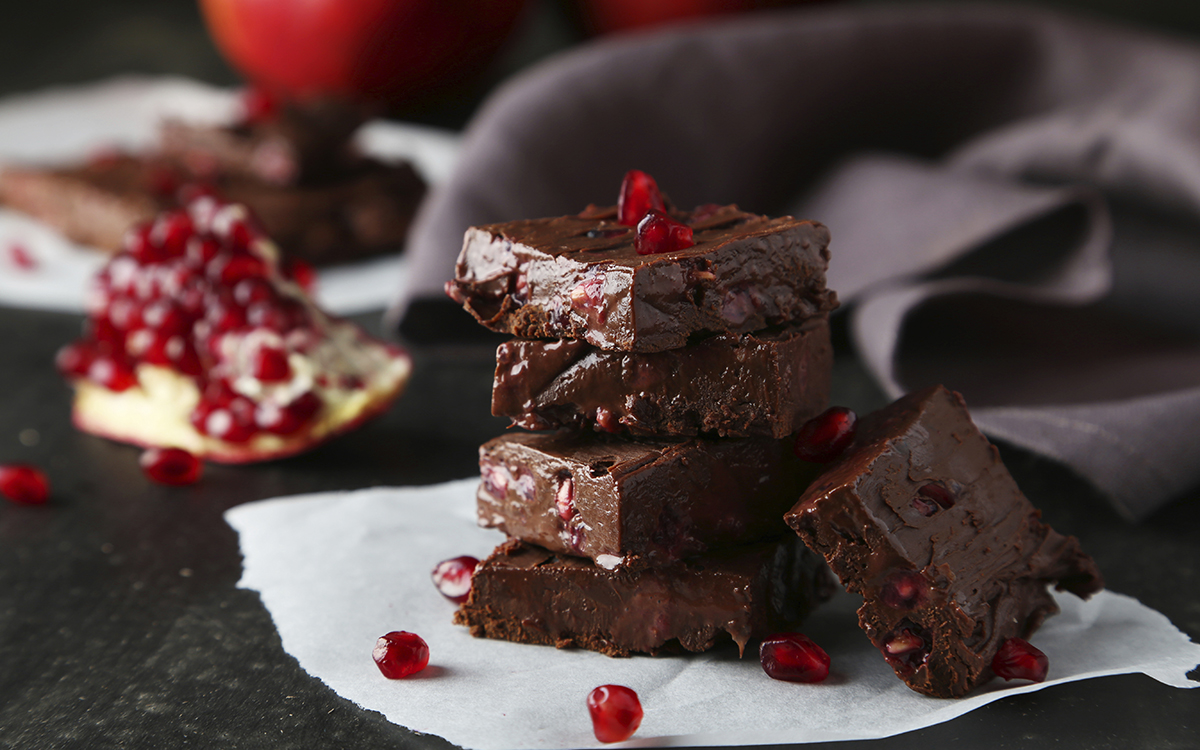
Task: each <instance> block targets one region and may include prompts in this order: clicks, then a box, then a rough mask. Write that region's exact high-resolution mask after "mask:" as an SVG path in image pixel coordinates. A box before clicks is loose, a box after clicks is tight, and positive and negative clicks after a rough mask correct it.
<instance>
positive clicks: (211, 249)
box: [184, 237, 221, 268]
mask: <svg viewBox="0 0 1200 750" xmlns="http://www.w3.org/2000/svg"><path fill="white" fill-rule="evenodd" d="M220 252H221V244H220V243H219V242H217V241H216V240H214V239H213V238H212V237H192V238H190V239H189V240H188V242H187V247H186V248H185V249H184V257H185V258H187V262H188V263H189V264H190V265H191V266H192V267H193V268H203V267H204V266H206V265H207V264H208V263H210V262H211V261H212V259H213V258H215V257H217V255H218V254H219V253H220Z"/></svg>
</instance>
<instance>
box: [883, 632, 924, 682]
mask: <svg viewBox="0 0 1200 750" xmlns="http://www.w3.org/2000/svg"><path fill="white" fill-rule="evenodd" d="M932 646H933V641H932V636H930V634H929V631H928V630H925V629H924V628H922V627H920V626H919V625H915V624H913V623H912V622H911V621H909V620H903V621H902V622H901V623H900V625H899V626H898V627H897V628H896V629H895V630H893V631H892V632H891V633H889V634H888V635H887V636H886V637H885V638H884V639H883V657H884V659H886V660H887V662H888V663H889V664H891V665H892V667H893V668H895V669H898V670H899V671H900V672H902V673H904V674H910V673H912V672H913V671H915V670H916V669H917V668H918V667H920V666H921V665H922V664H924V663H925V659H926V658H928V657H929V652H930V650H931V649H932Z"/></svg>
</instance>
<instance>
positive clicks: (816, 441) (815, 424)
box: [794, 406, 858, 464]
mask: <svg viewBox="0 0 1200 750" xmlns="http://www.w3.org/2000/svg"><path fill="white" fill-rule="evenodd" d="M857 423H858V415H857V414H855V413H854V412H852V411H850V410H849V409H847V408H846V407H844V406H833V407H830V408H829V409H826V410H825V411H824V412H822V413H821V414H819V415H817V416H815V417H813V418H812V419H810V420H808V421H807V422H805V423H804V426H802V427H801V428H800V430H799V431H798V432H797V433H796V443H795V446H794V451H795V453H796V456H797V458H800V459H802V460H804V461H811V462H813V463H818V464H825V463H829V462H830V461H832V460H834V459H835V458H837V457H838V456H840V455H841V454H842V452H843V451H844V450H846V449H847V448H849V447H850V444H851V443H853V442H854V433H855V427H856V425H857Z"/></svg>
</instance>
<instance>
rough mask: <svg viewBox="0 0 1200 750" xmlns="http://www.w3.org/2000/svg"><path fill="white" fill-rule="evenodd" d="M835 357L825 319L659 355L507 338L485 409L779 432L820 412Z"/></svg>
mask: <svg viewBox="0 0 1200 750" xmlns="http://www.w3.org/2000/svg"><path fill="white" fill-rule="evenodd" d="M832 362H833V349H832V347H831V346H830V343H829V322H828V320H827V318H826V317H825V316H823V315H822V316H818V317H815V318H809V319H808V320H806V321H804V322H803V323H800V324H794V325H787V326H781V327H778V328H774V329H768V330H766V331H759V332H756V333H744V334H737V333H724V334H718V335H716V336H711V337H709V338H706V339H704V340H702V341H699V342H697V343H694V344H689V345H688V346H685V347H683V348H682V349H672V350H670V351H665V352H646V353H640V352H621V351H606V350H603V349H597V348H596V347H594V346H592V345H591V344H588V343H586V342H583V341H578V340H575V339H558V340H554V341H545V340H538V339H512V340H510V341H507V342H505V343H503V344H501V345H500V347H499V348H498V349H497V350H496V378H495V386H494V387H493V388H492V413H493V414H495V415H497V416H506V417H509V418H511V419H512V420H513V424H515V425H518V426H520V427H525V428H527V429H531V430H548V429H553V428H556V427H566V426H590V427H594V428H595V429H597V430H604V431H606V432H622V431H626V430H628V431H629V432H630V433H633V434H636V435H661V436H677V435H698V434H701V433H705V434H715V435H719V436H721V437H746V436H752V435H760V436H773V437H776V438H783V437H786V436H788V435H791V434H792V433H794V432H795V431H796V430H798V429H799V428H800V426H801V425H803V424H804V423H805V422H806V421H808V420H809V419H811V418H812V417H814V416H816V415H817V414H818V413H820V412H821V410H822V409H824V408H825V406H826V404H827V402H828V400H829V385H830V383H829V381H830V368H831V364H832Z"/></svg>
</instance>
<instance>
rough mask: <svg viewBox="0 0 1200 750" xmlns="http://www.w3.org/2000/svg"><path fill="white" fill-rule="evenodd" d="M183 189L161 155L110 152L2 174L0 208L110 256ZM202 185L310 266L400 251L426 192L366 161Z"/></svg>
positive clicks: (409, 171)
mask: <svg viewBox="0 0 1200 750" xmlns="http://www.w3.org/2000/svg"><path fill="white" fill-rule="evenodd" d="M191 181H193V176H191V175H190V174H189V173H188V171H187V170H186V169H185V168H184V167H182V166H181V165H180V164H179V163H178V162H175V161H172V160H170V159H167V158H165V157H162V156H158V155H146V156H139V155H132V154H123V153H114V154H111V155H105V156H103V157H102V158H98V159H95V160H93V161H91V162H89V163H87V164H83V165H79V166H75V167H64V168H38V167H11V168H6V169H4V170H3V171H0V201H3V202H4V203H5V204H7V205H9V206H11V207H12V208H15V209H17V210H19V211H23V212H25V213H27V214H29V215H31V216H33V217H35V218H37V219H39V220H41V221H43V222H44V223H46V224H49V225H50V226H53V227H55V228H56V229H58V230H59V231H61V232H62V233H63V234H64V235H66V236H67V237H69V238H71V239H72V240H74V241H76V242H79V243H81V244H84V245H88V246H92V247H98V248H101V249H104V250H108V251H110V252H117V251H119V250H120V249H121V243H122V238H123V236H124V234H125V231H126V230H127V229H129V227H131V226H132V225H134V224H136V223H138V222H142V221H148V220H150V219H152V218H154V216H155V215H156V214H157V213H158V212H160V211H162V210H165V209H169V208H173V207H176V206H178V205H179V201H178V198H179V195H178V189H179V188H180V186H182V185H185V184H186V183H188V182H191ZM200 182H203V183H205V184H208V185H211V186H212V187H214V188H215V189H216V191H217V192H218V193H219V194H220V195H221V196H222V197H223V198H225V199H227V200H230V201H234V202H237V203H245V204H246V205H247V206H249V208H250V209H251V211H253V212H254V214H255V216H256V217H257V218H258V219H259V221H260V222H261V223H262V225H263V228H264V229H265V230H266V231H267V234H268V235H270V236H271V238H272V239H273V240H275V242H277V243H278V244H279V246H280V247H281V248H282V249H283V250H284V251H285V252H286V253H287V254H288V255H290V256H293V257H299V258H303V259H304V260H307V261H309V262H311V263H314V264H317V265H328V264H334V263H344V262H347V261H351V260H355V259H358V258H363V257H368V256H372V255H379V254H381V253H384V252H394V251H396V250H398V249H399V248H400V247H401V246H402V243H403V241H404V238H405V236H406V235H407V233H408V226H409V223H410V222H411V221H412V218H413V215H414V213H415V212H416V208H417V205H418V203H419V202H420V200H421V198H422V196H423V195H424V193H425V183H424V181H423V180H422V179H421V177H420V176H419V175H417V173H416V172H415V171H414V170H413V168H412V167H411V166H410V165H408V164H406V163H402V164H395V165H391V164H384V163H382V162H379V161H376V160H373V159H359V160H357V161H356V162H355V164H354V166H353V167H351V168H347V169H346V170H345V171H344V172H342V173H340V176H339V178H338V179H334V180H328V181H322V182H315V183H306V184H303V185H290V184H276V183H272V182H267V181H264V180H261V179H258V178H256V177H252V176H248V175H246V174H237V173H230V174H224V173H221V174H216V175H211V176H209V177H205V178H203V179H201V180H200Z"/></svg>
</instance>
